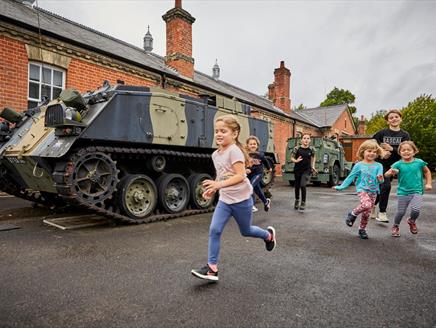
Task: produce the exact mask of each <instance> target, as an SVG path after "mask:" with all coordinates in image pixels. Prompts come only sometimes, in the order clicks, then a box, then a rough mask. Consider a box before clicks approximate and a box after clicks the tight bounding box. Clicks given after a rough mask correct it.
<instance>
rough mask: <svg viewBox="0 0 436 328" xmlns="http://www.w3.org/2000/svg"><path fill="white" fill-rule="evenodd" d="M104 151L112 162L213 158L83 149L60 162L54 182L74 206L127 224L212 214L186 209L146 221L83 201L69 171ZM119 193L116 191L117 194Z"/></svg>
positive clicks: (167, 152) (153, 151)
mask: <svg viewBox="0 0 436 328" xmlns="http://www.w3.org/2000/svg"><path fill="white" fill-rule="evenodd" d="M95 152H102V153H104V154H106V155H109V156H110V157H111V158H112V159H117V158H123V157H124V158H125V157H127V158H132V159H141V158H144V159H145V158H146V157H147V156H150V155H163V156H171V157H175V158H179V159H184V161H205V160H208V159H210V158H211V155H210V154H199V153H189V152H180V151H171V150H163V149H143V148H128V147H107V146H95V147H86V148H82V149H80V150H79V151H78V152H77V153H74V154H72V155H71V156H70V157H69V158H68V159H67V161H65V162H60V163H57V165H56V168H55V172H54V174H53V179H54V181H55V187H56V189H57V191H58V193H59V194H60V195H61V196H62V197H63V198H64V199H65V200H66V201H67V202H68V203H72V204H74V205H76V206H79V207H80V208H83V209H86V210H90V211H92V212H94V213H96V214H99V215H102V216H105V217H108V218H110V219H113V220H114V221H116V222H121V223H128V224H144V223H151V222H157V221H166V220H170V219H175V218H178V217H183V216H188V215H195V214H202V213H208V212H211V211H213V209H214V206H211V207H210V208H207V209H186V210H184V211H182V212H180V213H159V212H158V210H155V212H154V213H153V214H151V215H149V216H147V217H145V218H143V219H133V218H131V217H129V216H126V215H124V214H122V213H121V212H120V209H119V208H118V207H114V206H112V205H107V204H105V203H104V202H102V203H99V204H90V203H89V202H86V201H85V200H84V199H82V198H80V197H77V195H76V194H75V192H74V191H73V189H72V185H71V184H70V183H69V181H70V175H71V172H70V171H69V168H71V167H73V166H74V162H75V161H76V160H77V159H78V158H79V157H80V156H83V155H86V154H90V153H95ZM115 191H116V190H114V192H115Z"/></svg>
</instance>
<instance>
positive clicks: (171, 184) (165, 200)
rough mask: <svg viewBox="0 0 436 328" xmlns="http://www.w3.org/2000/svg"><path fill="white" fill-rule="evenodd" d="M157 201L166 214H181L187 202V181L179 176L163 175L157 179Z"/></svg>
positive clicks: (172, 174)
mask: <svg viewBox="0 0 436 328" xmlns="http://www.w3.org/2000/svg"><path fill="white" fill-rule="evenodd" d="M157 188H158V201H159V205H160V207H161V208H162V209H163V210H164V211H165V212H167V213H179V212H182V211H183V210H184V209H185V208H186V206H187V205H188V202H189V194H190V193H189V185H188V181H186V179H185V178H184V177H183V175H180V174H175V173H171V174H165V175H162V176H161V177H160V178H159V179H158V183H157Z"/></svg>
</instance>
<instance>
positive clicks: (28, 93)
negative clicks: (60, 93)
mask: <svg viewBox="0 0 436 328" xmlns="http://www.w3.org/2000/svg"><path fill="white" fill-rule="evenodd" d="M31 65H33V66H37V67H38V68H39V81H35V80H31V79H30V68H31ZM43 68H46V69H49V70H50V84H48V83H44V82H43V75H42V72H43ZM55 71H57V72H60V73H62V85H61V86H58V85H55V84H54V79H53V77H54V72H55ZM66 75H67V71H66V70H65V69H62V68H60V67H57V66H53V65H49V64H45V63H41V62H36V61H29V63H28V65H27V103H28V104H29V102H36V103H39V102H41V96H42V87H43V86H49V87H50V100H52V99H53V89H54V88H58V89H59V88H60V89H61V90H65V82H66ZM31 83H33V84H38V96H39V99H38V98H32V97H31V96H30V84H31ZM28 107H29V105H28Z"/></svg>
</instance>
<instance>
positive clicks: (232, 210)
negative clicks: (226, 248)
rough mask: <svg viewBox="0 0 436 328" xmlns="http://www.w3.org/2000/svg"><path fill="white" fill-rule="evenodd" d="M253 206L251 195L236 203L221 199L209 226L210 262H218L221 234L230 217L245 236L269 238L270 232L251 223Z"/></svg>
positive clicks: (208, 261)
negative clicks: (228, 202) (227, 202)
mask: <svg viewBox="0 0 436 328" xmlns="http://www.w3.org/2000/svg"><path fill="white" fill-rule="evenodd" d="M252 208H253V199H252V198H251V197H250V198H249V199H247V200H244V201H242V202H239V203H235V204H226V203H223V202H222V201H219V202H218V204H217V206H216V208H215V211H214V213H213V216H212V222H211V223H210V228H209V249H208V260H207V263H209V264H217V263H218V257H219V252H220V245H221V234H222V233H223V230H224V227H225V226H226V224H227V222H229V219H230V217H232V216H233V217H234V218H235V220H236V223H237V224H238V226H239V231H240V232H241V235H242V236H244V237H255V238H261V239H263V240H267V239H268V238H269V232H268V231H267V230H264V229H261V228H259V227H256V226H252V225H251V215H252Z"/></svg>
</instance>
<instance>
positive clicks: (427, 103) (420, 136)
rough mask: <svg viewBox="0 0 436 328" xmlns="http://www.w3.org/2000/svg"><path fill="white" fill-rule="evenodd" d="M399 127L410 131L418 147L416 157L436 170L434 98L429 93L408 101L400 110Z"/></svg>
mask: <svg viewBox="0 0 436 328" xmlns="http://www.w3.org/2000/svg"><path fill="white" fill-rule="evenodd" d="M401 113H402V114H403V123H402V124H401V128H402V129H404V130H406V131H407V132H409V133H410V137H411V139H412V140H413V142H415V144H416V146H417V147H418V148H419V154H418V157H419V158H422V159H423V160H424V161H426V162H427V163H428V167H429V168H430V169H431V170H432V171H435V170H436V143H435V141H434V139H433V138H434V137H435V135H436V99H435V98H433V97H432V96H431V95H425V94H424V95H421V96H419V97H417V98H416V99H415V100H413V101H411V102H409V104H408V105H407V106H406V107H404V108H403V109H402V111H401Z"/></svg>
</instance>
